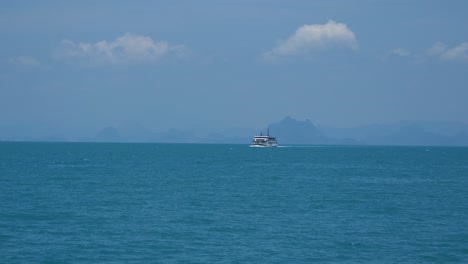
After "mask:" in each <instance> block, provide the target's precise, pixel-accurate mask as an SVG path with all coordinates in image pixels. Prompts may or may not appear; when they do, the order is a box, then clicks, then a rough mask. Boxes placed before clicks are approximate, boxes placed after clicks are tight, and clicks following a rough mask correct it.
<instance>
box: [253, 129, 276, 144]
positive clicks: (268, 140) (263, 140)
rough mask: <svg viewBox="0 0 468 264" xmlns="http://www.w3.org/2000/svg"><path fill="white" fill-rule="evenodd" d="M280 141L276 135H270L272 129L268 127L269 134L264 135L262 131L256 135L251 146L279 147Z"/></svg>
mask: <svg viewBox="0 0 468 264" xmlns="http://www.w3.org/2000/svg"><path fill="white" fill-rule="evenodd" d="M277 146H278V141H276V137H272V136H270V130H269V129H268V134H267V135H266V136H264V135H263V134H262V132H260V136H254V138H253V141H252V144H251V145H250V147H277Z"/></svg>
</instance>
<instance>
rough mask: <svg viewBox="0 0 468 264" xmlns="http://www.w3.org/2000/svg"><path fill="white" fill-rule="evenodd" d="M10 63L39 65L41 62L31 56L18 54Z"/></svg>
mask: <svg viewBox="0 0 468 264" xmlns="http://www.w3.org/2000/svg"><path fill="white" fill-rule="evenodd" d="M9 62H10V63H12V64H15V65H20V66H25V67H39V66H41V63H40V62H39V61H38V60H37V59H36V58H34V57H31V56H18V57H16V58H12V59H10V60H9Z"/></svg>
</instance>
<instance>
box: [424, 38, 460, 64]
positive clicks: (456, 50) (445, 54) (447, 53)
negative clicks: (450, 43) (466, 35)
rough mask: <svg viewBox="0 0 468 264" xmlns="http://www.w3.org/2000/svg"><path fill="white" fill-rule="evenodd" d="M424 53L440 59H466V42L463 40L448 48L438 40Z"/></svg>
mask: <svg viewBox="0 0 468 264" xmlns="http://www.w3.org/2000/svg"><path fill="white" fill-rule="evenodd" d="M426 53H427V54H428V55H430V56H435V57H438V58H440V59H442V60H452V61H468V43H467V42H463V43H461V44H459V45H458V46H455V47H452V48H450V47H447V46H446V45H445V44H443V43H440V42H439V43H436V44H434V46H432V47H431V48H430V49H428V50H427V52H426Z"/></svg>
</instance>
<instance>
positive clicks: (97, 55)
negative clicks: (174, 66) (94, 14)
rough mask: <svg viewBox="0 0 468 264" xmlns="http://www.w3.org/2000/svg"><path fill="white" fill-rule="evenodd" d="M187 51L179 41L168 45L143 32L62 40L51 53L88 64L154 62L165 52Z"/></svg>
mask: <svg viewBox="0 0 468 264" xmlns="http://www.w3.org/2000/svg"><path fill="white" fill-rule="evenodd" d="M187 53H188V48H187V47H185V46H183V45H178V46H171V45H169V44H168V43H167V42H165V41H159V42H155V41H153V40H152V39H151V38H150V37H147V36H142V35H137V34H132V33H126V34H125V35H123V36H121V37H119V38H117V39H115V40H113V41H106V40H102V41H99V42H97V43H82V42H80V43H74V42H73V41H70V40H63V41H62V42H61V43H60V45H59V47H58V48H57V50H56V52H55V57H56V58H59V59H65V60H78V61H80V62H82V63H85V64H91V65H96V64H98V65H99V64H140V63H154V62H158V61H160V60H161V59H162V58H164V57H167V56H169V55H173V56H177V57H182V56H185V55H186V54H187Z"/></svg>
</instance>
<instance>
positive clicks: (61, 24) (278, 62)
mask: <svg viewBox="0 0 468 264" xmlns="http://www.w3.org/2000/svg"><path fill="white" fill-rule="evenodd" d="M466 10H468V2H467V1H456V0H453V1H417V0H414V1H403V0H402V1H399V0H394V1H384V0H383V1H366V0H362V1H338V0H329V1H243V0H238V1H227V0H226V1H10V2H2V3H1V8H0V33H1V35H2V44H1V47H2V48H1V49H0V124H1V125H2V126H4V127H5V126H17V127H23V128H25V129H33V128H37V127H43V128H44V127H45V128H46V129H49V130H51V131H52V130H54V129H56V130H60V131H66V132H67V131H68V132H70V131H73V132H75V133H77V134H79V133H82V134H86V133H92V132H93V131H96V130H98V129H100V128H102V127H104V126H109V125H113V126H119V125H124V124H139V125H142V126H145V127H147V128H149V129H152V130H155V131H162V130H167V129H169V128H171V127H184V126H187V125H201V126H205V127H208V128H214V127H218V128H228V127H249V128H255V129H258V128H263V127H265V126H266V125H267V124H268V123H270V122H274V121H277V120H279V119H282V118H283V117H284V116H287V115H289V116H293V117H296V118H298V119H310V120H311V121H312V122H314V123H316V124H323V125H334V126H341V127H346V126H355V125H363V124H372V123H386V122H396V121H400V120H427V121H459V122H468V107H467V105H468V103H467V102H468V99H467V98H468V15H467V14H468V13H467V11H466Z"/></svg>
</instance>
